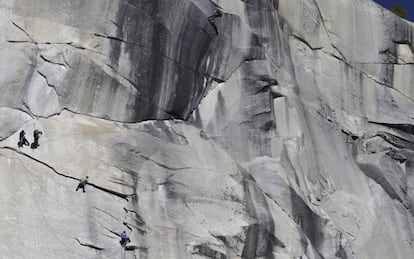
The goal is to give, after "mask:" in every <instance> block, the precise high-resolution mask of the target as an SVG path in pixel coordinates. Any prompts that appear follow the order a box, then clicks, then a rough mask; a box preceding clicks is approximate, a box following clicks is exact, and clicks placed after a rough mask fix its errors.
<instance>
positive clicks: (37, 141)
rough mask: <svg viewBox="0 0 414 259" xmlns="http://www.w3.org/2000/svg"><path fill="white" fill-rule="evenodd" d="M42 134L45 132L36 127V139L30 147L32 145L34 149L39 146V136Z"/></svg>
mask: <svg viewBox="0 0 414 259" xmlns="http://www.w3.org/2000/svg"><path fill="white" fill-rule="evenodd" d="M42 134H43V132H41V131H40V130H37V129H35V130H34V131H33V138H34V141H33V143H32V144H31V145H30V147H31V148H32V149H35V148H37V147H38V146H39V138H40V135H42Z"/></svg>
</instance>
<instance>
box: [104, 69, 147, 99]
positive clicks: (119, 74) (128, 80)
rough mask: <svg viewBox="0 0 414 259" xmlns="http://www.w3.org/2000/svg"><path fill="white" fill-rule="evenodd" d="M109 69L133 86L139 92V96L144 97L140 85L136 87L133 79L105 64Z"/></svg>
mask: <svg viewBox="0 0 414 259" xmlns="http://www.w3.org/2000/svg"><path fill="white" fill-rule="evenodd" d="M105 65H106V66H107V67H109V68H110V69H111V70H112V71H113V72H114V73H115V74H116V75H118V76H120V77H121V78H122V79H124V80H126V81H127V82H128V83H130V84H131V85H132V87H133V88H134V89H135V90H136V91H137V92H138V94H139V95H142V92H141V91H140V90H139V88H138V85H136V83H135V82H133V81H132V80H131V79H129V78H127V77H125V76H124V75H122V74H121V73H119V71H118V70H116V69H115V68H114V67H113V66H112V65H110V64H105Z"/></svg>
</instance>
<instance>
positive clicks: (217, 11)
mask: <svg viewBox="0 0 414 259" xmlns="http://www.w3.org/2000/svg"><path fill="white" fill-rule="evenodd" d="M223 13H224V12H223V9H221V8H219V7H216V9H215V10H214V14H213V15H211V16H209V17H208V18H207V20H208V23H209V24H210V25H211V26H212V27H213V29H214V31H215V32H216V34H217V35H218V29H217V26H216V24H215V23H214V20H215V19H216V18H218V17H221V16H223Z"/></svg>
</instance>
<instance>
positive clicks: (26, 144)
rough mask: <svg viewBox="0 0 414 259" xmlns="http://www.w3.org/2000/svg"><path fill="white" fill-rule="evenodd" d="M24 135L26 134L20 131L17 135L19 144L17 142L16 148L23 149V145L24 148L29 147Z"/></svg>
mask: <svg viewBox="0 0 414 259" xmlns="http://www.w3.org/2000/svg"><path fill="white" fill-rule="evenodd" d="M25 135H26V132H24V130H21V131H20V134H19V142H17V146H18V147H23V145H25V146H29V145H30V143H29V141H28V140H27V139H26V137H25Z"/></svg>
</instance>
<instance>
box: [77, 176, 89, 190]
mask: <svg viewBox="0 0 414 259" xmlns="http://www.w3.org/2000/svg"><path fill="white" fill-rule="evenodd" d="M88 180H89V176H85V177H83V178H81V179H80V180H79V184H78V187H76V191H78V190H79V188H82V190H83V192H85V185H86V184H87V183H88Z"/></svg>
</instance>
